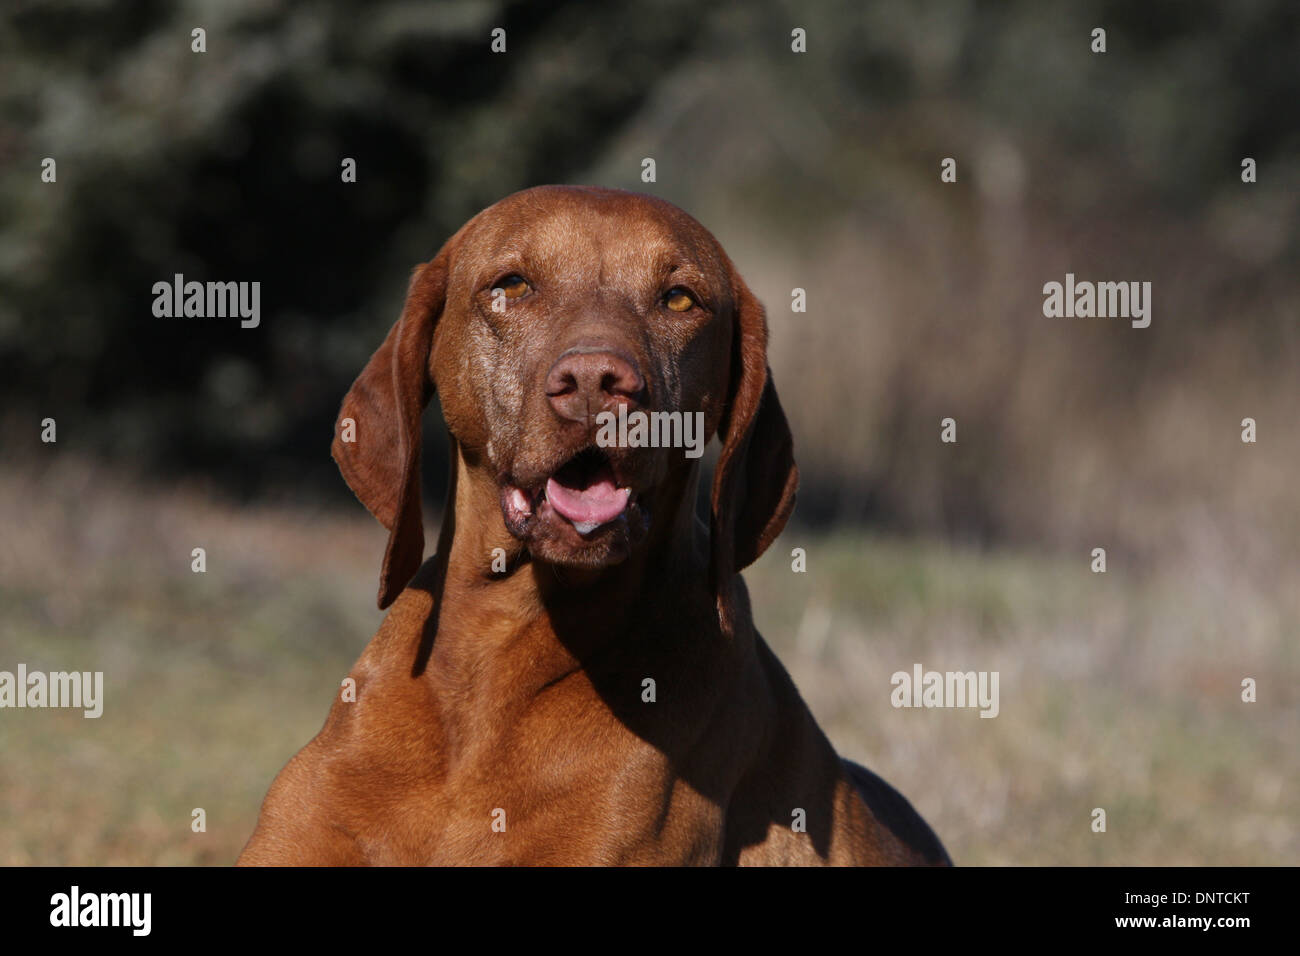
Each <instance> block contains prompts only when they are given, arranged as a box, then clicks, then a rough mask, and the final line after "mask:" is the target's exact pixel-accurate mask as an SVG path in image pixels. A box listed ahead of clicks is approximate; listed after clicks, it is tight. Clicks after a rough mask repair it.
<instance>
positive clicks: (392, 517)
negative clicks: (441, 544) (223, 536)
mask: <svg viewBox="0 0 1300 956" xmlns="http://www.w3.org/2000/svg"><path fill="white" fill-rule="evenodd" d="M446 296H447V252H446V250H445V249H444V250H443V252H441V253H439V255H438V257H437V258H436V259H434V260H433V261H432V262H428V263H426V264H424V265H422V266H419V267H417V268H416V270H415V273H414V275H413V276H412V277H411V285H410V288H409V289H408V290H407V294H406V304H405V305H404V306H403V307H402V315H401V317H400V318H399V319H398V320H397V322H396V324H395V325H394V326H393V328H392V330H391V331H390V332H389V333H388V337H387V338H386V339H384V344H383V345H381V346H379V349H378V350H377V351H376V352H375V354H374V355H373V356H371V358H370V361H369V362H367V363H366V367H365V368H364V369H362V371H361V374H360V375H358V376H357V380H356V381H355V382H353V383H352V388H351V389H350V390H349V391H348V394H347V395H346V396H345V397H344V399H343V407H342V408H341V409H340V411H339V417H338V422H337V424H336V425H335V428H334V443H333V445H332V446H331V449H330V450H331V452H332V454H333V455H334V460H335V461H336V462H338V466H339V470H340V471H342V472H343V478H344V480H345V481H347V483H348V486H349V487H350V488H351V489H352V490H353V492H355V493H356V496H357V497H358V498H360V499H361V503H362V504H364V505H365V506H366V507H367V508H368V509H369V510H370V513H371V514H373V515H374V516H375V517H376V518H378V519H379V522H380V524H382V525H383V526H384V527H385V528H387V529H388V532H389V534H388V549H387V551H386V552H385V554H384V567H383V570H382V571H381V572H380V576H379V606H380V607H381V608H386V607H388V605H390V604H392V603H393V601H394V600H395V599H396V598H397V595H398V594H400V593H401V592H402V589H403V588H404V587H406V585H407V582H409V581H410V580H411V578H412V577H414V575H415V572H416V571H418V570H419V569H420V563H421V562H422V561H423V560H424V526H423V517H422V515H421V511H420V421H421V418H422V417H423V414H424V409H425V406H426V405H428V404H429V399H430V398H432V397H433V382H432V381H431V380H430V378H429V352H430V349H431V348H432V345H433V329H434V326H435V325H436V324H437V321H438V317H439V315H441V314H442V309H443V305H444V302H445V300H446Z"/></svg>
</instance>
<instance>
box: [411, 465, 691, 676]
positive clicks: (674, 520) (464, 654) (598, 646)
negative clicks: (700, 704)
mask: <svg viewBox="0 0 1300 956" xmlns="http://www.w3.org/2000/svg"><path fill="white" fill-rule="evenodd" d="M698 482H699V474H698V466H696V467H692V468H691V469H690V470H689V471H687V472H684V473H682V474H680V475H678V476H677V478H676V480H675V483H670V484H668V485H665V486H664V487H663V488H662V489H661V490H660V494H658V495H657V498H656V502H655V504H656V508H655V511H654V521H653V523H652V525H651V528H650V531H649V533H648V534H647V536H646V539H645V540H643V541H642V542H641V543H640V544H639V546H637V547H636V548H635V549H634V550H633V553H632V554H631V555H629V556H628V558H627V559H626V560H624V561H623V562H621V563H620V564H617V565H614V566H612V567H609V568H605V569H601V570H597V571H588V570H582V569H571V568H562V567H557V566H554V565H550V564H544V563H541V562H537V561H534V560H532V559H531V558H530V557H529V555H528V554H527V552H526V549H525V546H524V545H523V543H521V542H520V541H518V540H517V539H515V538H514V537H513V536H512V535H511V534H510V533H509V531H507V530H506V527H505V522H504V519H503V518H502V516H501V508H500V503H499V494H500V492H499V486H498V484H497V482H496V481H495V480H494V478H493V477H492V476H491V475H489V474H488V473H487V472H486V470H484V469H481V468H474V467H471V466H470V465H469V464H467V463H466V461H465V459H464V457H463V456H462V455H460V454H459V453H458V454H457V464H456V474H455V478H454V482H453V488H454V494H453V498H454V501H453V502H451V503H450V504H451V506H452V508H453V509H454V510H453V514H452V516H451V520H452V521H453V525H452V527H453V528H454V533H452V534H451V535H450V542H449V544H450V547H449V548H447V554H446V555H445V556H444V555H441V554H440V555H439V556H438V559H437V560H438V561H445V572H444V575H445V576H444V578H443V580H442V583H441V588H440V590H441V595H440V600H439V601H438V608H437V614H438V622H437V628H436V633H435V634H434V636H433V647H432V649H431V657H430V665H431V666H433V667H436V668H438V669H440V670H442V671H443V672H444V673H446V674H448V675H463V676H462V678H458V682H463V681H468V680H472V679H479V678H482V679H488V680H490V679H492V676H491V674H490V672H491V671H503V670H504V671H510V672H514V674H515V675H516V676H517V677H518V679H519V682H520V686H519V688H518V690H519V692H521V693H524V694H527V693H528V692H529V688H544V687H546V686H549V684H550V683H553V682H554V681H555V680H557V679H560V678H562V677H563V676H564V675H565V674H566V673H571V672H572V671H574V670H575V669H579V668H586V667H588V665H589V664H590V663H591V661H592V660H593V659H596V658H600V659H602V660H603V661H604V662H606V663H607V664H608V663H610V661H611V658H619V657H626V656H635V657H638V658H642V657H644V656H645V654H646V653H647V648H646V647H644V646H641V645H642V644H644V643H646V640H645V639H646V638H647V637H649V636H653V635H654V634H656V633H658V634H661V633H662V632H663V631H664V630H665V629H666V628H667V629H671V628H672V622H673V621H674V620H684V619H686V618H687V617H689V618H690V619H691V620H692V622H693V624H695V625H698V619H699V617H700V616H701V615H703V614H705V613H712V608H713V606H714V603H713V597H712V595H711V592H710V587H709V576H708V548H707V540H706V539H707V533H706V532H705V530H704V528H703V526H702V525H701V524H700V522H699V521H698V519H697V518H696V516H695V508H694V505H695V495H696V488H697V485H698ZM485 517H487V520H485ZM443 520H444V521H447V520H448V516H444V519H443ZM447 537H448V535H447V534H446V530H445V529H444V534H443V535H442V537H441V539H440V541H439V548H440V549H443V548H446V547H447V545H448V541H447V540H446V539H447ZM503 568H504V570H503ZM647 569H649V571H651V572H653V573H648V570H647ZM651 587H653V589H654V590H653V592H652V591H650V590H648V589H649V588H651ZM696 630H697V632H698V626H696Z"/></svg>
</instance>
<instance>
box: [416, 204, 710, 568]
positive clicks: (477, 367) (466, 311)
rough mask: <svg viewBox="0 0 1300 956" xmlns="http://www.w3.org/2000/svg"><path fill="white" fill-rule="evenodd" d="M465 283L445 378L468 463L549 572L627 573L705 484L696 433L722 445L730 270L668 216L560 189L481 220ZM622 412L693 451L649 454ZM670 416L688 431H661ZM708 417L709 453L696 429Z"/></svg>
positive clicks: (455, 264) (459, 257)
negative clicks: (690, 493) (681, 499)
mask: <svg viewBox="0 0 1300 956" xmlns="http://www.w3.org/2000/svg"><path fill="white" fill-rule="evenodd" d="M447 269H448V274H447V292H446V304H445V305H444V307H443V312H442V316H441V318H440V319H439V321H438V328H437V331H436V333H435V336H434V343H433V350H432V358H431V363H430V372H431V375H432V379H433V382H434V384H435V387H436V389H437V392H438V395H439V397H440V398H441V401H442V407H443V413H444V416H445V418H446V421H447V424H448V427H449V428H450V429H451V432H452V434H453V435H454V436H455V437H456V439H457V440H458V442H459V443H460V447H461V450H462V453H463V454H464V455H465V456H466V459H467V461H469V462H471V463H472V464H473V465H474V466H475V467H479V468H483V469H487V470H488V471H490V473H491V475H492V477H493V479H494V480H495V481H496V482H497V483H498V485H499V492H500V505H501V513H502V517H503V519H504V521H505V525H506V528H507V529H508V530H509V531H510V533H511V534H513V535H514V536H515V537H516V538H518V539H519V540H520V541H522V542H524V543H525V544H526V545H527V548H528V550H529V552H530V554H531V555H532V556H533V558H534V559H539V560H543V561H548V562H552V563H555V564H559V565H565V566H577V567H584V568H601V567H606V566H609V565H611V564H616V563H618V562H620V561H622V560H623V559H625V558H626V557H627V556H628V554H629V553H630V552H631V550H632V549H633V548H635V547H637V546H638V544H639V543H640V542H642V541H643V540H644V538H645V537H646V534H647V532H648V531H649V529H650V526H651V524H652V523H653V522H654V521H655V520H656V518H660V519H663V520H666V518H667V515H668V513H669V511H670V509H671V508H672V507H673V506H674V505H675V502H671V501H667V500H664V495H665V494H668V493H671V492H669V491H667V489H672V488H676V487H679V486H680V484H681V482H680V481H678V480H676V479H678V478H679V476H680V475H681V474H682V473H684V472H685V471H686V470H687V469H688V468H689V467H690V464H691V461H692V459H690V458H687V457H686V453H687V451H688V449H686V448H684V447H681V444H680V442H684V440H685V438H686V433H687V431H688V430H689V431H690V432H691V433H692V437H697V438H698V440H699V441H700V442H701V443H702V442H703V441H704V440H705V439H706V438H707V436H709V435H712V434H713V433H714V431H716V429H717V427H718V423H719V420H720V418H721V415H722V410H723V406H724V404H725V395H726V389H727V385H728V381H729V377H730V362H729V347H730V344H731V327H732V322H733V315H734V301H733V293H732V276H731V274H730V268H729V265H728V264H727V262H726V259H725V256H724V255H723V254H722V252H721V250H720V249H719V248H718V245H717V243H716V242H715V241H714V239H713V237H712V236H711V235H710V234H709V233H708V232H706V231H705V230H704V228H703V227H701V226H700V225H699V224H698V223H696V222H695V220H693V219H691V218H690V217H689V216H687V215H686V214H684V213H683V212H681V211H680V210H679V209H677V208H675V207H673V206H671V205H669V204H667V203H665V202H662V201H660V200H657V199H654V198H652V197H648V196H637V195H632V194H628V193H620V192H613V191H608V190H576V189H563V188H550V189H545V188H544V189H538V190H530V191H529V192H527V193H523V194H518V195H515V196H512V197H510V198H508V199H506V200H503V201H502V202H500V203H497V204H496V205H495V206H492V207H491V208H490V209H489V210H487V212H486V213H485V214H483V215H480V216H478V217H476V218H475V219H474V220H472V221H471V222H470V223H469V224H468V225H467V226H466V228H465V229H463V230H462V231H461V233H460V234H459V235H458V236H457V239H456V242H455V244H454V246H453V248H452V249H451V252H450V255H449V256H448V260H447ZM620 412H621V414H622V416H623V420H624V421H627V420H628V418H627V416H628V413H634V415H633V419H632V421H633V422H635V421H636V418H637V417H640V418H641V419H642V420H643V421H644V422H646V423H658V422H674V423H682V425H677V426H676V427H674V428H671V429H665V432H666V433H665V434H664V436H663V437H665V438H669V439H670V440H680V442H679V444H678V446H677V447H645V446H642V447H631V446H632V445H633V444H637V443H638V442H637V437H636V435H635V434H634V435H633V439H632V441H630V442H629V441H627V429H626V428H625V429H624V433H623V435H622V436H619V435H618V434H617V428H616V427H614V428H609V427H608V423H609V422H610V421H611V419H614V421H615V422H616V421H617V415H618V414H619V413H620ZM665 412H668V413H677V414H676V415H675V416H674V417H673V418H672V419H669V418H668V417H666V416H663V415H655V414H654V413H665ZM697 412H698V413H701V415H700V416H699V418H698V420H699V421H702V423H703V428H701V429H699V431H700V432H702V433H701V434H698V435H695V434H694V433H695V429H693V428H691V429H687V428H685V427H682V426H683V425H693V424H694V423H695V422H696V421H697V418H696V416H695V413H697ZM602 413H608V414H602ZM635 413H640V416H637V415H636V414H635ZM652 416H653V417H652ZM602 425H605V426H606V427H605V428H604V429H602ZM657 431H658V429H657V428H656V434H655V437H658V435H657ZM650 435H651V432H650V431H649V430H648V428H647V430H645V431H643V432H642V437H643V438H644V439H645V440H649V438H650ZM611 438H612V439H613V440H614V444H609V443H608V442H609V440H610V439H611ZM620 438H622V439H623V443H622V444H619V443H618V442H619V439H620Z"/></svg>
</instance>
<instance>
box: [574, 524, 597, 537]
mask: <svg viewBox="0 0 1300 956" xmlns="http://www.w3.org/2000/svg"><path fill="white" fill-rule="evenodd" d="M573 526H574V527H575V528H577V529H578V534H591V532H593V531H595V530H596V529H597V528H599V527H600V525H599V523H597V522H595V521H575V522H573Z"/></svg>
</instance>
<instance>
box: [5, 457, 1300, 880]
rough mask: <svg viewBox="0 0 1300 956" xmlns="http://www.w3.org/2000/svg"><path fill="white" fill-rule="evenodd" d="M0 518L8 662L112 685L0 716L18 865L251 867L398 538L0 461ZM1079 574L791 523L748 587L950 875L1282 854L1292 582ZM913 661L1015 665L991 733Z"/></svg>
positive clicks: (796, 665) (1288, 833)
mask: <svg viewBox="0 0 1300 956" xmlns="http://www.w3.org/2000/svg"><path fill="white" fill-rule="evenodd" d="M0 502H4V503H5V504H4V505H3V506H2V507H3V513H2V514H0V520H3V522H4V524H5V528H6V535H5V536H4V538H3V539H2V540H0V608H2V609H3V611H2V616H0V669H7V670H13V669H14V668H15V667H16V665H17V663H18V662H20V661H22V662H25V663H26V664H27V665H28V667H29V669H42V670H64V669H78V670H102V671H104V674H105V687H106V690H105V695H106V703H105V707H104V716H103V717H102V718H100V719H98V720H88V719H85V718H83V717H81V715H80V712H71V711H57V710H43V711H42V710H5V711H3V712H0V753H2V754H3V759H2V760H0V863H3V864H7V865H15V864H53V865H59V864H127V865H130V864H150V863H152V864H165V865H167V864H226V863H229V862H231V861H233V859H234V858H235V856H236V855H237V854H238V852H239V849H240V847H241V846H242V844H243V842H244V840H245V839H246V838H247V837H248V834H249V833H250V832H251V830H252V827H253V824H254V821H255V819H256V815H257V810H258V805H259V803H260V801H261V798H262V796H263V794H264V793H265V791H266V788H267V786H268V785H269V783H270V781H271V779H272V778H273V777H274V775H275V773H276V772H277V771H278V770H279V768H280V767H281V766H282V765H283V763H284V762H285V761H286V760H287V759H288V758H289V757H290V756H291V755H292V754H293V752H294V751H295V750H297V748H299V747H300V746H302V745H303V744H304V743H305V742H306V741H307V740H308V739H309V738H310V737H311V736H312V735H313V734H315V733H316V731H317V730H318V729H319V728H320V725H321V723H322V722H323V720H324V717H325V714H326V712H327V710H328V708H329V705H330V701H331V698H332V695H333V693H334V688H335V687H336V686H337V682H338V681H339V679H341V677H342V676H343V675H344V674H345V673H346V672H347V670H348V668H349V666H350V665H351V664H352V662H353V661H354V660H355V658H356V657H357V655H358V654H359V653H360V652H361V649H362V648H363V647H364V645H365V643H366V641H367V640H368V639H369V637H370V635H371V634H372V633H373V631H374V629H375V627H376V626H377V625H378V622H379V620H380V613H379V612H378V611H376V610H374V592H375V586H376V572H377V568H378V563H379V561H380V558H381V552H382V546H383V534H382V531H381V530H380V529H379V527H378V526H377V525H376V524H374V523H373V522H372V521H371V520H370V519H369V518H368V517H366V516H365V515H364V514H359V513H357V514H352V515H346V514H340V513H338V512H335V511H326V510H317V509H313V508H307V507H301V506H298V507H270V506H266V507H257V508H245V509H237V508H233V507H229V506H225V505H222V504H218V503H214V501H213V500H212V499H211V498H210V497H209V496H208V495H207V494H206V493H205V491H204V490H203V489H201V488H192V487H191V488H177V489H170V490H166V489H152V490H147V491H143V490H141V489H139V488H137V487H135V486H133V485H131V484H129V483H126V482H124V481H121V480H120V479H116V478H114V477H113V476H111V475H105V474H102V473H98V472H95V471H94V470H93V469H88V468H86V467H85V466H81V467H78V468H73V467H71V466H68V467H65V468H62V469H54V470H51V472H49V473H48V474H46V475H44V476H41V477H40V478H39V479H38V478H35V477H32V476H30V475H26V476H24V475H19V474H14V473H11V472H0ZM17 502H22V503H23V505H22V506H21V507H18V506H16V505H15V504H14V503H17ZM360 510H361V509H360V507H359V506H358V508H357V509H356V512H360ZM198 546H202V547H204V548H205V549H206V552H207V571H206V573H204V574H195V573H193V572H192V571H191V570H190V562H191V557H190V552H191V549H192V548H194V547H198ZM792 547H803V548H805V549H806V550H807V555H808V558H807V561H808V570H807V573H804V574H794V573H792V572H791V570H790V559H789V553H790V549H791V548H792ZM1088 562H1089V557H1088V555H1087V554H1086V553H1085V554H1083V555H1082V556H1078V555H1071V556H1051V555H1044V554H1035V553H999V552H979V551H968V550H962V549H958V548H953V547H951V546H948V545H945V544H941V543H933V542H931V543H926V542H916V541H902V540H895V539H881V538H874V537H863V536H851V535H832V536H824V535H812V534H810V533H808V532H805V531H802V530H800V529H798V528H795V529H790V530H788V531H787V532H786V534H785V535H784V536H783V538H782V539H781V540H780V541H779V542H778V543H777V545H776V546H774V548H773V549H772V550H771V551H770V552H769V553H768V554H767V555H765V556H764V558H763V559H762V560H760V561H759V562H758V564H757V565H756V566H755V567H754V568H752V569H751V570H750V571H749V572H747V575H746V577H747V579H748V580H749V582H750V590H751V594H752V595H753V598H754V604H755V613H756V616H757V619H758V622H759V628H760V630H761V631H762V633H763V634H764V636H765V637H766V638H767V639H768V641H769V642H770V643H771V644H772V645H773V646H774V648H775V649H776V651H777V653H778V654H779V656H780V657H781V659H782V660H783V661H784V662H785V664H786V666H787V667H788V668H789V669H790V671H791V673H792V675H793V676H794V678H795V681H796V683H797V684H798V686H799V687H800V689H801V691H802V692H803V693H804V696H805V698H806V699H807V700H808V702H809V705H810V706H811V707H812V709H813V711H814V713H815V714H816V715H817V717H818V719H819V720H820V721H821V722H822V726H823V727H824V728H825V730H826V732H827V733H828V735H829V736H830V737H831V739H832V741H834V743H835V744H836V746H837V747H838V748H839V750H840V751H841V752H842V753H843V754H845V755H847V756H851V757H853V758H855V759H858V760H860V761H862V762H864V763H866V764H867V765H868V766H870V767H872V768H873V769H875V770H876V771H877V772H879V773H880V774H881V775H882V776H884V777H885V778H886V779H887V780H889V781H891V782H892V783H893V784H895V785H896V786H897V787H898V788H899V789H900V790H901V791H902V792H903V793H904V794H905V795H907V796H908V797H909V798H910V799H911V800H912V801H913V803H914V804H915V805H916V807H917V808H918V809H919V810H920V811H921V812H922V814H923V815H924V816H926V818H927V819H928V820H930V822H931V823H932V825H933V826H934V827H935V829H936V831H937V832H938V833H939V834H940V836H941V837H942V838H943V840H944V841H945V843H946V844H947V846H948V848H949V850H950V852H951V853H952V855H953V857H954V859H955V860H957V862H959V863H964V864H1171V865H1185V864H1224V865H1230V864H1283V863H1293V862H1294V861H1295V860H1296V859H1297V858H1300V824H1298V823H1297V821H1300V795H1297V790H1296V788H1295V787H1294V785H1293V784H1294V781H1295V780H1296V779H1297V776H1300V774H1298V773H1297V771H1298V770H1300V748H1297V747H1296V746H1295V740H1296V738H1297V731H1298V730H1300V727H1298V726H1297V722H1298V718H1297V714H1298V713H1300V707H1297V703H1298V701H1297V692H1296V689H1297V687H1300V652H1298V651H1297V643H1296V640H1295V626H1294V623H1293V622H1294V621H1296V620H1297V619H1300V613H1298V612H1300V607H1297V603H1298V602H1300V595H1297V594H1296V593H1295V591H1294V589H1288V588H1287V587H1286V585H1285V582H1286V581H1287V580H1294V575H1292V576H1290V577H1288V575H1286V574H1283V573H1273V574H1269V575H1259V574H1252V573H1250V572H1249V571H1247V570H1245V569H1243V568H1242V567H1240V566H1237V565H1236V564H1234V562H1233V559H1232V557H1231V556H1225V557H1224V559H1223V560H1222V561H1220V562H1217V563H1216V562H1214V561H1212V560H1208V559H1207V558H1206V556H1205V555H1204V554H1197V555H1193V556H1187V555H1179V556H1173V557H1171V560H1170V562H1169V564H1168V566H1161V567H1154V568H1144V569H1142V570H1141V571H1140V572H1139V571H1138V570H1137V569H1132V568H1124V567H1114V566H1113V567H1112V568H1111V570H1110V571H1108V573H1106V574H1105V575H1099V574H1092V573H1090V571H1089V570H1088ZM914 662H919V663H921V664H922V665H924V667H925V668H926V669H933V670H941V671H944V670H962V671H966V670H988V671H998V672H999V674H1000V677H1001V683H1000V691H1001V693H1000V698H1001V700H1000V704H1001V712H1000V714H999V716H998V717H996V718H995V719H991V720H990V719H983V718H980V717H979V716H978V714H977V712H976V711H974V710H938V709H934V710H925V709H897V710H896V709H894V708H893V707H892V706H891V705H890V691H891V689H892V688H891V686H890V683H889V678H890V675H891V674H892V673H893V672H895V671H898V670H904V671H910V670H911V667H912V664H913V663H914ZM1245 676H1251V677H1255V678H1256V679H1257V680H1258V682H1259V700H1258V702H1257V703H1253V704H1247V703H1243V702H1242V701H1241V699H1240V681H1241V679H1242V678H1243V677H1245ZM1095 807H1102V808H1104V809H1105V810H1106V813H1107V831H1106V832H1105V833H1094V832H1092V830H1091V826H1090V824H1091V821H1092V811H1093V808H1095ZM195 808H202V809H203V810H204V812H205V814H206V831H205V832H201V833H195V832H193V831H192V829H191V819H192V817H191V814H192V811H193V810H194V809H195Z"/></svg>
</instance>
